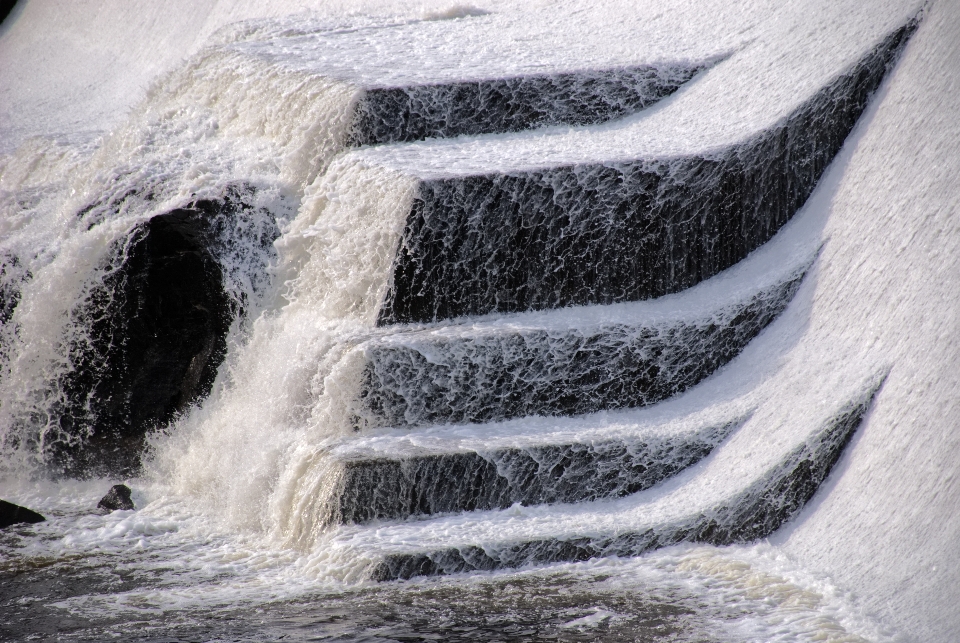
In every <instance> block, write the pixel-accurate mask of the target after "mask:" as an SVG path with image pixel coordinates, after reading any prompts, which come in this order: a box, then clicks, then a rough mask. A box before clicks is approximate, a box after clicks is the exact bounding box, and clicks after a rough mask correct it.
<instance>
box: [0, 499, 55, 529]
mask: <svg viewBox="0 0 960 643" xmlns="http://www.w3.org/2000/svg"><path fill="white" fill-rule="evenodd" d="M45 520H46V518H44V517H43V516H41V515H40V514H38V513H37V512H36V511H33V510H31V509H27V508H26V507H21V506H20V505H15V504H13V503H12V502H7V501H6V500H0V529H4V528H6V527H9V526H10V525H16V524H20V523H28V524H33V523H37V522H43V521H45Z"/></svg>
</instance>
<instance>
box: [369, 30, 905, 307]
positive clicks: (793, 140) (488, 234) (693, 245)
mask: <svg viewBox="0 0 960 643" xmlns="http://www.w3.org/2000/svg"><path fill="white" fill-rule="evenodd" d="M913 28H914V27H913V26H912V25H910V26H906V27H902V28H900V29H898V30H896V31H895V32H893V33H891V34H889V35H888V36H887V37H886V38H885V39H883V41H882V42H880V43H879V44H877V45H876V46H874V47H873V48H871V49H870V50H869V51H868V52H867V53H865V54H864V55H862V56H861V58H860V59H859V60H858V61H857V62H855V63H854V64H852V65H850V66H849V67H847V68H846V69H844V70H843V71H842V72H841V73H838V74H836V75H835V76H833V77H830V78H827V79H824V81H825V82H824V85H823V86H822V87H820V88H818V90H817V91H815V92H812V94H811V95H809V96H807V97H806V98H805V100H804V101H803V102H802V103H800V104H799V105H796V106H795V107H794V109H793V110H792V111H791V112H790V113H789V114H787V115H786V116H785V117H784V118H782V119H781V120H778V121H775V122H773V123H771V124H770V125H769V126H767V127H766V128H764V129H761V130H760V131H756V132H754V133H752V134H750V135H748V136H745V137H744V138H743V139H742V140H739V141H736V142H734V143H731V144H728V145H726V146H723V147H720V148H719V149H718V148H716V147H713V148H712V149H710V150H709V151H708V152H699V153H697V152H695V153H686V154H665V155H663V156H659V155H657V154H644V153H640V154H639V155H638V156H637V157H635V158H633V159H617V158H613V157H612V156H611V157H610V158H609V159H602V158H601V159H597V160H595V161H594V162H584V163H564V164H558V165H557V166H554V167H542V165H544V163H543V162H542V161H541V162H540V163H539V165H541V167H540V168H537V169H531V168H525V167H511V166H510V164H509V159H508V160H507V163H506V164H504V162H503V161H502V160H500V159H495V160H492V161H491V163H490V167H489V168H488V169H485V170H479V171H478V170H476V169H473V168H466V169H464V170H463V171H456V170H454V171H450V170H443V169H434V168H435V166H436V165H437V159H436V158H431V155H433V154H434V150H432V149H430V148H429V147H428V146H420V147H418V148H416V153H415V154H413V153H412V152H410V151H403V150H400V151H398V152H396V154H393V153H392V152H391V150H389V149H385V150H379V151H376V152H371V153H369V154H366V155H363V157H362V159H363V160H362V162H363V163H365V164H371V163H377V162H380V163H382V164H383V165H384V167H388V168H389V169H391V170H393V171H398V172H400V173H401V174H402V175H405V176H406V177H407V179H406V180H408V181H413V182H414V183H415V184H416V189H415V196H414V197H413V198H412V200H411V202H410V205H409V212H408V214H407V220H406V225H405V227H404V229H403V233H402V236H401V239H400V241H399V243H398V250H397V253H396V258H395V259H394V263H393V266H392V268H391V275H390V278H389V290H388V291H387V293H386V296H385V298H384V300H383V302H382V305H381V307H380V310H379V318H378V321H379V323H380V324H392V323H397V322H429V321H435V320H440V319H450V318H455V317H459V316H464V315H478V314H486V313H490V312H493V311H497V312H517V311H526V310H543V309H550V308H558V307H563V306H570V305H585V304H608V303H612V302H620V301H635V300H640V299H647V298H651V297H657V296H661V295H664V294H667V293H672V292H677V291H679V290H682V289H684V288H688V287H690V286H692V285H694V284H696V283H698V282H699V281H701V280H703V279H706V278H708V277H710V276H712V275H714V274H716V273H718V272H720V271H721V270H724V269H725V268H728V267H729V266H731V265H733V264H735V263H736V262H738V261H740V260H741V259H742V258H743V257H745V256H746V255H747V254H748V253H749V252H750V251H751V250H753V249H754V248H756V247H758V246H759V245H761V244H762V243H764V242H766V241H767V240H768V239H770V237H772V236H773V234H775V233H776V231H777V230H778V229H779V228H780V227H781V226H782V225H784V223H786V222H787V221H788V220H789V219H790V217H791V216H792V215H793V214H794V213H795V212H796V211H797V209H798V208H799V207H800V206H802V205H803V203H804V202H805V201H806V199H807V197H808V196H809V195H810V193H811V192H812V191H813V188H814V186H815V185H816V184H817V181H818V180H819V178H820V176H821V174H822V173H823V171H824V170H825V169H826V167H827V165H829V163H830V161H831V160H832V159H833V157H834V156H835V155H836V153H837V152H838V151H839V150H840V147H841V146H842V145H843V142H844V140H845V139H846V137H847V135H848V134H849V133H850V131H851V129H852V128H853V126H854V125H855V123H856V122H857V119H858V118H859V116H860V114H861V113H862V112H863V110H864V108H865V107H866V104H867V100H868V98H869V96H870V95H871V94H872V92H873V91H874V90H875V89H876V88H877V87H878V85H879V84H880V82H881V80H882V79H883V78H884V75H885V73H886V70H887V69H888V68H889V66H890V64H891V62H892V61H893V60H894V59H895V58H896V56H897V55H898V53H899V51H900V49H901V47H902V45H903V43H904V42H905V40H906V38H907V37H908V35H909V34H910V33H911V31H912V30H913ZM727 64H729V63H721V64H720V65H718V67H717V69H716V70H715V71H719V70H720V68H722V67H724V66H725V65H727ZM672 107H673V106H670V107H668V108H667V109H665V110H663V111H668V110H669V109H671V108H672ZM703 109H711V106H710V105H704V106H703ZM434 147H435V148H436V152H435V154H436V155H439V156H440V157H441V158H442V157H444V156H449V157H450V165H451V166H452V167H455V166H456V165H457V160H459V159H460V158H462V157H463V156H465V155H464V154H463V152H459V153H458V152H455V151H454V150H452V148H451V147H450V146H449V145H436V146H434ZM614 149H616V148H614ZM638 151H639V150H638ZM470 154H471V155H479V154H482V150H477V149H472V148H471V150H470ZM421 158H424V159H428V160H427V161H426V162H425V163H426V165H425V164H424V162H421V161H420V159H421ZM597 161H606V162H597ZM427 165H429V167H427ZM497 166H501V167H503V169H499V168H498V167H497ZM444 174H446V175H444Z"/></svg>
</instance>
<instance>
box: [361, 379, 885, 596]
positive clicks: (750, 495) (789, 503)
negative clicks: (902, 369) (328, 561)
mask: <svg viewBox="0 0 960 643" xmlns="http://www.w3.org/2000/svg"><path fill="white" fill-rule="evenodd" d="M878 386H879V385H878ZM877 390H878V388H874V389H872V390H870V391H869V392H868V394H867V395H866V396H865V397H864V398H863V399H860V400H854V401H851V402H850V403H849V404H848V405H847V407H846V408H845V409H843V410H841V411H840V412H839V413H838V414H837V415H836V416H835V417H834V418H832V419H831V420H830V421H829V422H828V423H827V424H826V426H824V427H823V428H822V429H821V430H820V431H819V432H818V433H817V434H816V435H815V436H814V437H813V438H812V439H810V440H809V441H808V442H806V443H804V444H801V445H799V446H798V447H796V448H795V449H794V450H793V451H791V452H790V453H788V454H787V455H786V456H785V457H784V458H783V460H782V461H781V462H780V463H778V464H777V465H776V466H774V467H773V468H772V469H771V470H769V471H768V472H767V473H766V474H765V476H764V477H763V478H761V479H759V480H757V481H756V482H754V483H753V484H751V485H750V486H749V487H747V488H746V489H743V490H742V491H741V492H739V493H738V494H736V495H735V496H733V497H731V498H729V500H727V501H726V502H724V503H723V504H721V505H719V506H713V507H703V509H702V510H701V511H700V512H699V513H697V514H695V515H691V516H689V517H688V518H685V519H681V520H679V521H677V522H671V523H665V524H655V523H651V524H650V525H648V527H647V528H646V529H639V530H638V529H636V527H635V526H634V527H632V528H631V529H630V530H629V531H625V532H624V533H611V534H609V535H602V536H582V537H567V538H556V539H543V540H536V539H531V540H528V541H526V542H521V543H504V544H503V545H494V546H491V545H487V546H484V547H480V546H475V545H466V546H463V547H454V548H447V549H443V550H438V551H425V552H422V553H409V554H394V555H388V556H386V557H384V559H383V561H382V562H381V563H379V564H378V565H377V567H375V568H374V570H373V571H372V574H371V576H372V577H373V578H374V579H375V580H381V581H383V580H396V579H404V578H413V577H415V576H432V575H442V574H452V573H461V572H468V571H475V570H492V569H503V568H517V567H523V566H524V565H531V564H538V563H539V564H542V563H553V562H560V561H566V562H575V561H585V560H590V559H593V558H599V557H605V556H639V555H641V554H643V553H645V552H648V551H653V550H655V549H660V548H662V547H669V546H670V545H676V544H678V543H682V542H698V543H709V544H712V545H730V544H733V543H745V542H750V541H754V540H758V539H760V538H766V537H767V536H769V535H770V534H772V533H773V532H774V531H776V530H777V529H779V528H780V526H781V525H783V524H784V523H785V522H787V521H788V520H790V519H791V518H793V517H794V516H796V515H797V513H799V511H800V510H801V509H802V508H803V506H804V505H805V504H806V503H807V502H808V501H809V500H810V498H812V497H813V494H814V493H816V491H817V489H819V488H820V484H821V483H822V482H823V481H824V480H825V479H826V477H827V476H828V475H829V474H830V471H832V470H833V467H834V465H835V464H836V463H837V460H839V459H840V456H841V455H842V454H843V450H844V448H845V447H846V445H847V443H848V442H849V441H850V439H851V438H852V437H853V434H854V432H855V431H856V429H857V427H858V426H859V425H860V421H861V420H862V419H863V416H864V415H865V414H866V412H867V410H868V409H869V407H870V405H871V404H872V402H873V397H874V395H875V394H876V392H877Z"/></svg>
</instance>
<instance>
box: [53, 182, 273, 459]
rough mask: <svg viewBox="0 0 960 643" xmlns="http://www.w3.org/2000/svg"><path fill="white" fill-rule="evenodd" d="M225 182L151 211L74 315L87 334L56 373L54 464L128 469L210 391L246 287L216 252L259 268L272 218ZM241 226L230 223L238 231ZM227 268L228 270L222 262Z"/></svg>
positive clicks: (251, 279) (248, 193)
mask: <svg viewBox="0 0 960 643" xmlns="http://www.w3.org/2000/svg"><path fill="white" fill-rule="evenodd" d="M252 195H253V191H252V190H251V189H249V188H237V187H230V188H228V189H226V190H225V192H224V195H223V197H222V198H221V199H206V200H200V201H196V202H194V203H191V204H189V205H187V206H186V207H183V208H178V209H176V210H173V211H171V212H167V213H164V214H160V215H157V216H154V217H153V218H151V219H150V220H148V221H147V222H146V223H143V224H141V225H138V226H136V227H135V228H134V229H133V230H132V231H131V233H130V235H129V237H128V238H126V239H122V240H121V241H119V242H118V243H117V246H116V248H115V249H114V253H113V256H112V258H111V259H110V265H109V266H107V270H105V272H104V274H105V275H106V276H105V277H104V278H103V281H102V283H101V284H98V285H97V287H96V288H95V289H94V291H93V295H92V296H91V297H90V299H89V300H88V301H86V302H85V303H84V304H83V306H81V307H80V308H79V309H77V310H76V311H75V319H76V321H77V323H78V324H79V325H81V326H82V327H84V328H85V329H86V331H87V334H86V336H85V337H83V338H82V339H80V340H75V341H74V342H73V343H72V345H71V346H70V347H69V353H70V358H71V361H72V363H73V365H74V369H73V370H72V371H71V372H69V373H68V374H67V375H66V376H65V377H64V378H63V379H62V381H61V382H60V387H61V390H62V391H63V394H64V400H65V401H64V403H63V405H62V407H61V408H60V409H59V411H60V413H59V424H60V429H61V434H62V435H64V436H68V438H67V439H64V440H62V441H60V442H57V443H56V444H54V445H53V447H52V448H51V451H52V456H53V458H52V459H53V464H54V467H55V469H56V470H58V473H62V474H65V475H70V476H83V475H89V474H96V475H114V476H117V475H123V476H129V475H133V474H135V473H136V472H137V471H138V470H139V467H140V457H141V453H142V451H143V447H144V438H145V436H146V434H147V433H148V432H149V431H150V430H152V429H155V428H157V427H163V426H165V425H166V424H168V423H169V422H170V421H171V420H173V419H174V418H175V417H177V415H178V414H181V413H183V412H184V411H186V410H187V409H188V408H189V407H190V406H191V405H192V404H194V403H196V402H197V401H199V400H201V399H202V398H203V397H205V396H206V395H207V394H208V393H209V392H210V388H211V386H212V385H213V381H214V379H215V378H216V374H217V369H218V368H219V366H220V363H221V362H222V361H223V358H224V356H225V354H226V338H227V333H228V331H229V329H230V326H231V324H232V323H233V321H234V320H235V319H237V318H238V317H239V316H241V315H242V314H243V312H244V307H245V305H246V303H247V302H246V297H247V296H248V293H247V292H246V291H245V290H244V289H243V288H242V287H237V286H236V282H243V283H246V284H249V283H257V279H258V276H257V275H252V276H251V275H236V274H232V273H231V272H230V266H232V265H234V264H236V263H237V262H235V261H229V260H224V257H225V255H231V254H243V253H246V255H247V256H249V257H254V258H259V259H262V260H261V261H259V263H258V261H256V260H253V261H251V260H249V259H247V264H254V265H252V266H251V267H250V269H251V270H252V271H254V272H257V271H261V272H263V273H265V270H266V264H267V261H268V259H267V257H268V255H269V252H272V242H273V240H274V239H275V238H276V235H277V231H276V223H275V222H274V219H273V216H272V215H271V214H270V213H269V212H266V211H265V210H263V209H256V208H254V207H253V206H252V205H251V201H252V198H251V197H252ZM238 231H239V232H238ZM225 266H226V268H225Z"/></svg>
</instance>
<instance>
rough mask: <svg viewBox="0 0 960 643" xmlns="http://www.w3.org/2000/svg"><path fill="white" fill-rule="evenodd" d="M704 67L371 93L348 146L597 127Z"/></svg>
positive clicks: (645, 103) (644, 68) (598, 72)
mask: <svg viewBox="0 0 960 643" xmlns="http://www.w3.org/2000/svg"><path fill="white" fill-rule="evenodd" d="M706 66H707V65H663V66H660V67H652V66H640V67H632V68H622V69H610V70H596V71H582V72H577V73H563V74H542V75H530V76H520V77H516V78H493V79H489V80H478V81H473V82H459V83H448V84H434V85H414V86H410V87H377V88H372V89H368V90H367V91H366V95H365V96H364V99H363V100H362V101H361V102H360V103H359V105H358V106H357V115H356V117H355V121H354V128H353V129H354V131H353V135H352V137H351V140H350V143H349V144H350V145H351V146H359V145H375V144H379V143H394V142H401V141H416V140H422V139H425V138H443V137H450V136H462V135H472V134H486V133H494V132H516V131H520V130H525V129H531V128H535V127H544V126H547V125H560V124H568V125H590V124H595V123H602V122H604V121H607V120H611V119H614V118H618V117H620V116H624V115H626V114H630V113H632V112H636V111H638V110H641V109H643V108H644V107H647V106H649V105H652V104H653V103H655V102H656V101H658V100H660V99H661V98H664V97H666V96H669V95H670V94H672V93H673V92H675V91H676V90H677V89H678V88H679V87H680V86H681V85H683V84H684V83H686V82H687V81H689V80H690V79H691V78H693V76H694V75H696V73H697V72H698V71H700V70H701V69H703V68H704V67H706Z"/></svg>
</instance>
